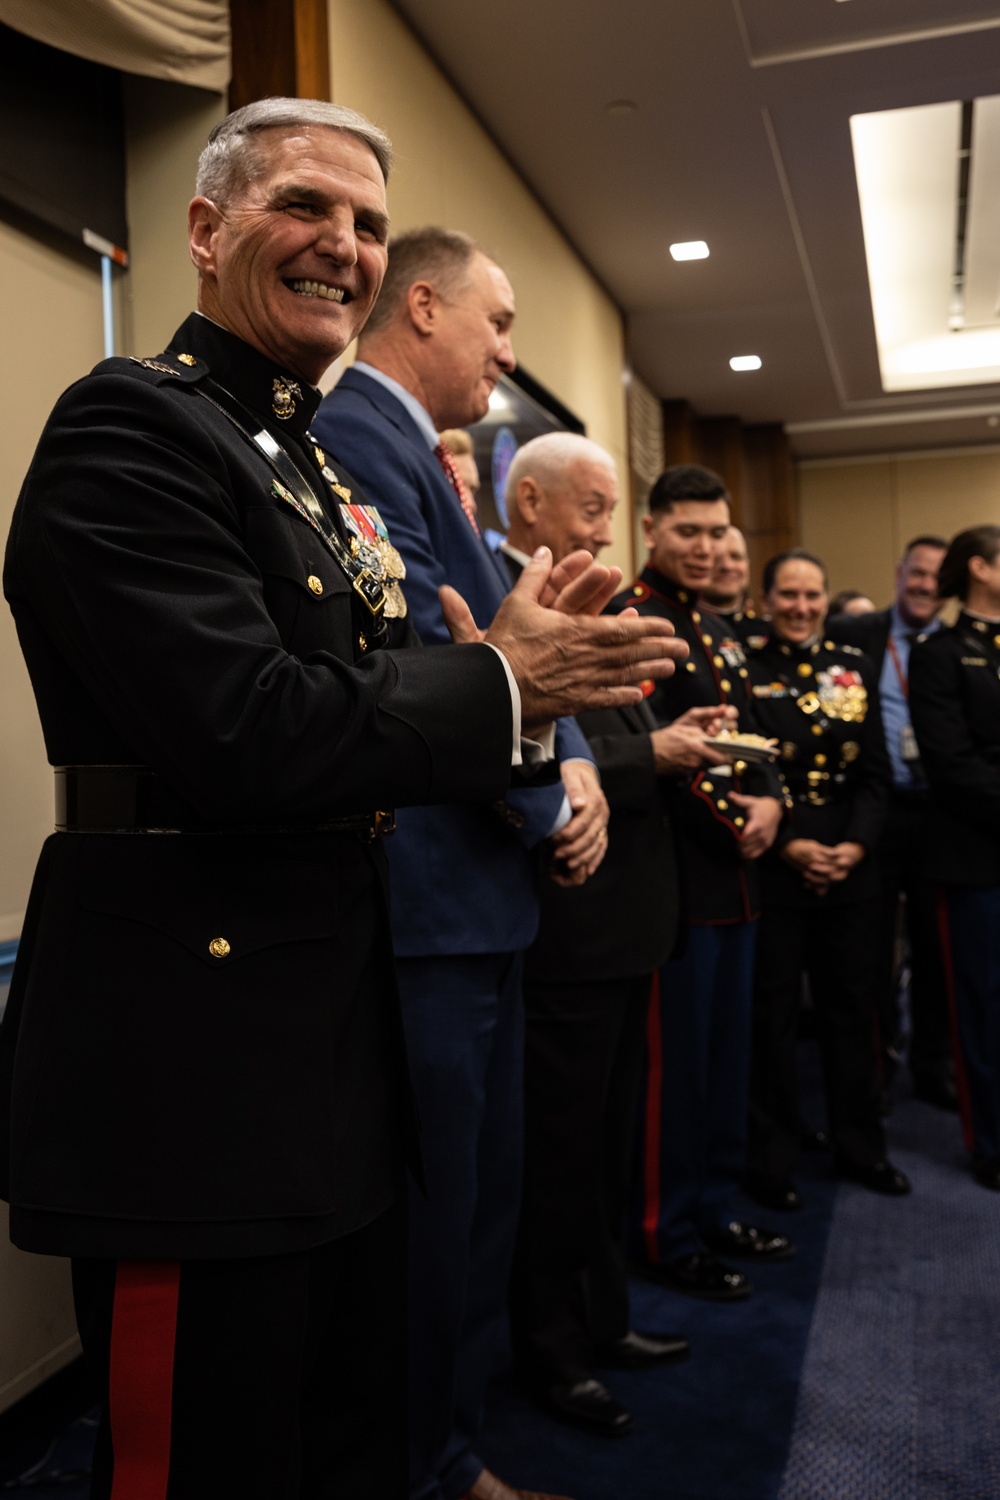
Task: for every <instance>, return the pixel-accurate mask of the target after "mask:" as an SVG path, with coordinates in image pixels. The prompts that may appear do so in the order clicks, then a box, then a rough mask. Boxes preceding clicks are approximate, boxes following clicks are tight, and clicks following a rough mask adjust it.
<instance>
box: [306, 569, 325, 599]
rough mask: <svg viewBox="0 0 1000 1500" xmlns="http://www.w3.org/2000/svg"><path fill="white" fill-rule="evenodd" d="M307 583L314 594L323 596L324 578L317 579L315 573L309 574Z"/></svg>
mask: <svg viewBox="0 0 1000 1500" xmlns="http://www.w3.org/2000/svg"><path fill="white" fill-rule="evenodd" d="M306 583H308V585H309V587H310V588H311V589H312V591H313V593H314V594H321V593H322V592H323V580H322V578H317V577H316V574H315V573H310V574H309V577H308V578H307V579H306Z"/></svg>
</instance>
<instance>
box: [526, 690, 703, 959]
mask: <svg viewBox="0 0 1000 1500" xmlns="http://www.w3.org/2000/svg"><path fill="white" fill-rule="evenodd" d="M576 722H577V723H578V724H579V726H580V728H581V729H582V730H583V732H584V734H585V735H586V736H587V741H588V743H589V745H590V748H591V751H592V752H593V755H594V759H595V761H596V763H597V769H598V771H599V772H600V777H601V786H602V789H603V791H604V795H605V796H606V797H607V799H608V807H609V808H610V811H611V816H610V818H609V820H608V847H607V852H606V853H605V856H604V859H603V860H602V861H601V863H600V864H599V865H598V867H597V869H596V870H595V872H594V874H593V875H591V877H590V879H589V880H587V881H586V882H585V883H584V884H583V885H582V886H570V887H563V886H559V885H556V884H555V882H554V881H551V880H543V881H542V883H541V922H540V924H539V930H538V937H537V938H536V939H535V943H534V945H533V947H531V948H530V949H529V950H528V953H527V955H526V958H525V977H526V978H527V980H528V981H529V982H532V981H534V982H536V983H542V984H569V983H572V982H573V981H577V982H587V983H590V982H593V981H594V980H602V979H631V978H639V977H641V976H642V975H643V974H652V973H653V971H654V970H655V969H658V968H659V967H660V965H661V964H663V963H665V962H666V960H667V959H668V958H669V957H670V954H671V952H672V950H673V948H674V945H675V943H676V941H677V935H678V925H679V921H680V904H679V892H678V879H677V856H676V853H675V849H674V834H673V830H672V828H671V825H670V818H669V807H668V804H667V800H666V793H665V790H664V784H665V778H663V777H661V776H658V775H657V774H656V767H655V763H654V760H653V746H652V742H651V740H650V734H651V733H652V732H653V731H654V730H655V729H656V727H657V724H656V719H655V718H654V717H653V714H652V712H651V711H650V709H649V706H648V704H646V703H645V702H643V703H637V704H635V705H634V706H633V705H629V706H627V707H624V708H601V709H594V710H592V711H590V712H587V713H582V714H577V717H576Z"/></svg>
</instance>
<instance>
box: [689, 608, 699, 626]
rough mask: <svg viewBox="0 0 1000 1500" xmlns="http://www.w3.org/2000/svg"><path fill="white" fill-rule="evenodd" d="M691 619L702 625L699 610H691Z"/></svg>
mask: <svg viewBox="0 0 1000 1500" xmlns="http://www.w3.org/2000/svg"><path fill="white" fill-rule="evenodd" d="M691 619H692V620H693V621H694V623H695V624H696V625H700V624H701V615H700V614H699V613H698V611H697V610H696V609H693V610H692V611H691Z"/></svg>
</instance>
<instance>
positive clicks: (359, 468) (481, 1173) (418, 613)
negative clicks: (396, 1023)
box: [313, 229, 607, 1500]
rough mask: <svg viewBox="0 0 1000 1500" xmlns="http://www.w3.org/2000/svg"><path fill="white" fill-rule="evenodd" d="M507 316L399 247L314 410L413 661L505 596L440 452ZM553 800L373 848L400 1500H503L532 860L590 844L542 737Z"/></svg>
mask: <svg viewBox="0 0 1000 1500" xmlns="http://www.w3.org/2000/svg"><path fill="white" fill-rule="evenodd" d="M513 319H514V297H513V292H512V290H511V287H510V283H509V282H508V280H507V277H506V276H505V275H504V273H503V271H502V270H501V269H500V267H499V266H498V265H496V264H495V263H494V262H493V261H492V260H490V259H489V258H488V257H487V256H486V255H484V254H483V253H482V251H480V250H479V249H478V248H477V247H476V246H475V245H474V243H473V242H472V241H471V240H469V239H468V238H467V237H466V236H465V235H460V234H455V233H452V232H449V231H445V230H439V229H430V230H420V231H416V232H413V233H410V234H407V235H404V236H401V237H399V238H398V239H397V240H395V241H394V242H393V244H392V246H391V248H390V256H389V271H388V273H387V276H386V280H385V282H384V284H383V290H382V293H381V295H380V298H379V301H378V303H377V304H376V308H375V310H374V312H373V313H372V315H371V317H370V319H369V322H368V324H367V326H366V329H365V332H364V336H363V338H362V340H361V342H360V344H359V349H358V355H359V358H358V362H357V364H356V365H355V366H354V367H353V368H352V369H351V370H349V371H348V372H347V374H346V375H345V376H344V377H343V379H342V380H341V381H340V383H339V384H338V386H337V387H336V388H335V390H334V391H333V392H332V393H331V395H330V396H328V397H327V398H326V400H325V401H324V403H323V405H322V407H321V408H320V412H319V415H318V417H317V419H316V421H315V423H314V427H313V431H314V433H315V435H316V437H317V438H318V440H319V441H320V442H321V443H323V442H327V443H329V446H330V448H331V450H332V451H334V452H335V453H336V454H337V456H338V457H339V458H340V459H341V460H342V462H343V463H344V464H345V465H346V466H347V467H348V468H349V469H350V470H351V472H352V473H353V474H355V475H357V477H358V479H359V480H360V482H361V483H363V484H364V487H365V491H366V493H367V495H368V496H369V498H370V499H371V500H372V501H373V502H374V503H375V505H377V507H378V509H379V511H380V513H381V515H382V518H383V520H384V521H385V524H386V526H387V527H388V529H389V531H390V533H391V535H392V539H393V543H394V544H395V546H396V547H397V548H398V549H399V551H400V553H401V555H402V558H403V561H404V563H405V567H406V579H405V583H404V592H405V596H406V601H407V605H408V608H409V611H410V615H411V617H412V620H413V623H414V625H415V627H416V630H417V632H418V634H419V636H420V637H421V639H422V640H423V641H424V643H425V644H428V645H431V644H435V643H438V642H446V641H448V640H450V635H449V632H448V629H447V626H446V624H445V621H444V617H443V615H442V610H441V604H440V600H439V590H440V589H441V587H442V586H443V585H446V584H448V585H452V586H453V587H454V588H456V589H458V591H459V592H460V593H461V594H462V595H463V596H464V598H465V599H466V601H467V602H468V604H469V607H470V609H471V611H472V614H473V616H474V618H475V621H476V624H477V625H478V626H479V627H480V628H481V627H483V626H485V625H486V624H487V623H488V622H489V620H490V619H491V618H492V617H493V615H494V613H495V612H496V609H497V607H498V605H499V603H500V601H501V600H502V599H503V597H504V595H505V593H506V592H507V590H508V588H509V580H508V578H507V576H506V572H505V570H504V566H503V563H502V561H501V560H500V559H497V558H496V557H495V556H494V554H492V553H491V552H490V551H489V549H488V548H487V546H486V544H485V543H484V541H483V539H482V537H481V535H480V533H479V528H478V525H477V524H476V520H475V513H474V509H473V507H472V505H471V503H470V501H469V497H468V495H467V493H466V492H465V490H464V486H463V485H462V482H461V479H460V478H459V477H458V475H457V472H456V471H455V470H454V466H453V461H452V460H451V457H450V455H449V454H448V453H447V451H446V450H443V447H442V445H440V444H439V442H438V436H437V434H438V432H439V431H440V429H442V428H444V427H464V426H467V425H468V424H469V423H470V422H474V421H478V420H479V419H480V418H481V417H483V416H484V415H485V413H486V410H487V407H488V405H489V397H490V393H491V391H492V390H493V387H494V385H495V384H496V382H497V380H498V379H499V378H500V375H501V373H503V372H504V371H510V370H512V369H513V368H514V354H513V350H512V348H511V338H510V330H511V324H512V322H513ZM556 754H557V756H558V758H559V760H560V762H561V772H562V781H561V782H556V783H554V784H550V785H546V786H538V787H532V786H527V787H521V788H518V789H515V790H512V791H511V792H510V793H509V794H508V796H507V798H506V799H505V801H504V802H503V803H498V804H495V805H493V806H486V805H482V806H465V807H462V806H458V805H455V806H451V807H443V808H436V809H433V810H432V811H429V812H428V811H425V810H424V809H412V810H411V809H407V810H406V811H405V812H402V813H401V814H400V815H399V819H398V823H397V832H396V835H395V837H394V838H393V839H392V840H391V842H390V846H389V850H388V853H389V860H390V865H391V869H392V886H393V940H394V945H395V950H396V954H397V965H398V973H399V984H400V994H401V997H402V1002H403V1013H404V1020H405V1024H406V1030H407V1042H408V1045H409V1049H410V1058H411V1064H412V1068H413V1074H414V1083H415V1088H416V1094H417V1101H418V1106H419V1110H420V1115H421V1122H422V1127H423V1146H424V1153H425V1159H426V1165H427V1179H428V1188H429V1196H428V1198H427V1199H426V1200H424V1199H422V1198H420V1197H419V1196H417V1195H416V1194H414V1195H413V1201H412V1252H411V1265H412V1311H411V1326H412V1379H411V1401H412V1430H413V1435H412V1443H411V1496H412V1500H459V1497H462V1496H468V1497H471V1500H513V1497H514V1496H517V1495H522V1496H524V1495H528V1494H530V1492H527V1491H518V1490H512V1489H511V1488H510V1487H509V1486H508V1485H506V1484H504V1483H503V1482H502V1481H501V1480H499V1479H497V1478H496V1476H495V1475H492V1474H490V1473H489V1471H488V1470H486V1469H485V1468H484V1465H483V1462H482V1460H481V1459H480V1458H479V1457H478V1456H477V1453H476V1438H477V1434H478V1430H479V1426H480V1422H481V1415H482V1407H483V1399H484V1394H485V1389H486V1383H487V1380H488V1377H489V1374H490V1371H491V1367H492V1364H493V1360H494V1355H495V1350H496V1344H497V1336H498V1333H499V1331H500V1329H501V1328H502V1324H503V1313H504V1305H505V1297H506V1286H507V1279H508V1274H509V1269H510V1261H511V1256H512V1251H513V1242H514V1236H515V1230H516V1224H517V1212H518V1204H519V1198H520V1181H521V1155H522V1115H523V1082H522V1080H523V1008H522V999H521V972H522V955H523V952H524V950H525V949H526V948H527V947H528V946H529V945H530V944H531V942H532V941H533V939H534V936H535V932H536V929H537V925H538V900H537V893H536V877H537V865H538V861H539V851H540V848H541V846H542V845H544V844H546V841H548V853H547V855H546V858H547V859H548V861H549V864H550V869H551V871H552V874H553V876H554V878H556V879H559V880H561V881H565V882H579V881H581V880H583V879H585V878H586V876H587V875H588V874H589V873H590V872H591V871H592V870H593V869H595V868H596V867H597V864H598V863H599V862H600V859H601V857H602V856H603V852H604V847H605V843H606V834H605V831H604V829H605V823H606V821H607V804H606V803H605V801H604V797H603V795H602V794H601V791H600V785H599V779H598V777H597V773H596V770H595V768H594V766H593V760H592V756H591V754H590V751H589V748H588V747H587V742H586V740H585V739H584V738H583V736H582V734H581V733H580V731H579V730H578V729H577V728H576V725H575V724H574V723H573V722H572V721H563V722H561V723H559V724H557V726H556Z"/></svg>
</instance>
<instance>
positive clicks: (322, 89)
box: [229, 0, 330, 109]
mask: <svg viewBox="0 0 1000 1500" xmlns="http://www.w3.org/2000/svg"><path fill="white" fill-rule="evenodd" d="M229 11H230V20H231V23H232V33H233V39H232V47H233V76H232V79H231V80H230V84H229V107H230V109H240V108H242V106H243V105H244V104H252V103H253V101H254V100H255V99H266V98H268V97H270V96H272V95H281V96H284V97H290V98H296V99H329V98H330V43H329V21H328V17H327V0H230V6H229Z"/></svg>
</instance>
